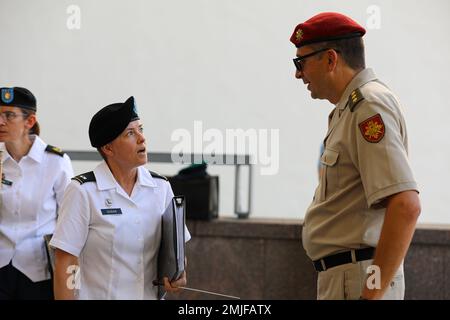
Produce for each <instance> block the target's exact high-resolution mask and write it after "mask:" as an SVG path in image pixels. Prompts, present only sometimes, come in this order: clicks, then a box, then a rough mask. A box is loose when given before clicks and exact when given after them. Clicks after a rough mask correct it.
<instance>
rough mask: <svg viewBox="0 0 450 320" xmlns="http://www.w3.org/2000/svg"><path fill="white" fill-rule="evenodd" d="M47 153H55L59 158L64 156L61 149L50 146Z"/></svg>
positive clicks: (46, 149)
mask: <svg viewBox="0 0 450 320" xmlns="http://www.w3.org/2000/svg"><path fill="white" fill-rule="evenodd" d="M45 151H47V152H50V153H53V154H57V155H58V156H61V157H63V156H64V152H63V151H62V150H61V149H60V148H58V147H54V146H51V145H48V146H47V148H45Z"/></svg>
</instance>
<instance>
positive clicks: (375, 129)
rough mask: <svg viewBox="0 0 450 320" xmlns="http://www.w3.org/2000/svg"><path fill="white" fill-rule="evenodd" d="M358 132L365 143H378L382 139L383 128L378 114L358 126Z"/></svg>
mask: <svg viewBox="0 0 450 320" xmlns="http://www.w3.org/2000/svg"><path fill="white" fill-rule="evenodd" d="M359 130H360V131H361V134H362V136H363V137H364V139H366V141H368V142H372V143H378V142H380V141H381V139H383V137H384V133H385V127H384V122H383V119H382V118H381V115H380V114H379V113H378V114H376V115H374V116H373V117H370V118H369V119H366V120H364V121H363V122H361V123H360V124H359Z"/></svg>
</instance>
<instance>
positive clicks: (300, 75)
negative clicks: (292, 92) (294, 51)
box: [295, 69, 303, 79]
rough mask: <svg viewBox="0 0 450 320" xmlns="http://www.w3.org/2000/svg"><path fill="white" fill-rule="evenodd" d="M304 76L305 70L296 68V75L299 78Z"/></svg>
mask: <svg viewBox="0 0 450 320" xmlns="http://www.w3.org/2000/svg"><path fill="white" fill-rule="evenodd" d="M302 76H303V72H301V71H300V70H298V69H297V70H295V77H296V78H297V79H301V78H302Z"/></svg>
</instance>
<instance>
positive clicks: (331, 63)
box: [327, 50, 338, 71]
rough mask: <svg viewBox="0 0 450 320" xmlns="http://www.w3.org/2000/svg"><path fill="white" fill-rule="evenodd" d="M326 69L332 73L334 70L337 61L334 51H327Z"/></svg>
mask: <svg viewBox="0 0 450 320" xmlns="http://www.w3.org/2000/svg"><path fill="white" fill-rule="evenodd" d="M327 54H328V56H327V57H328V67H329V70H330V71H333V70H334V69H335V68H336V65H337V61H338V54H337V52H336V51H334V50H328V52H327Z"/></svg>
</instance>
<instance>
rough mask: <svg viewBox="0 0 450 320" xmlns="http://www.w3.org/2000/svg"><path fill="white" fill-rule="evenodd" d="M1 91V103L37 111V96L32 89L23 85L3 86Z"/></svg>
mask: <svg viewBox="0 0 450 320" xmlns="http://www.w3.org/2000/svg"><path fill="white" fill-rule="evenodd" d="M0 91H1V99H0V105H2V106H11V107H19V108H23V109H28V110H31V111H36V98H35V97H34V95H33V94H32V93H31V91H30V90H28V89H25V88H21V87H13V88H1V90H0Z"/></svg>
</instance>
